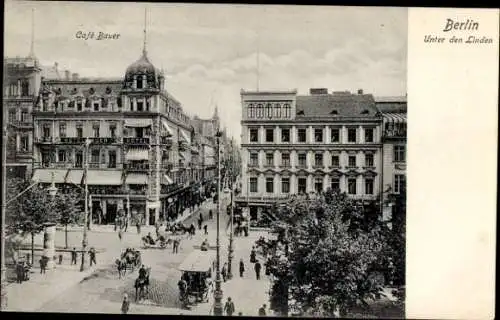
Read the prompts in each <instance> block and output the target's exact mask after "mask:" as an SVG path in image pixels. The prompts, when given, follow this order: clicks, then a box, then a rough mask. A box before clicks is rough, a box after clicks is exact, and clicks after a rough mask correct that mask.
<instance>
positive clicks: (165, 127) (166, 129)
mask: <svg viewBox="0 0 500 320" xmlns="http://www.w3.org/2000/svg"><path fill="white" fill-rule="evenodd" d="M161 124H162V126H163V130H165V132H167V134H168V136H172V135H173V133H172V129H170V127H169V126H168V123H167V121H166V120H161Z"/></svg>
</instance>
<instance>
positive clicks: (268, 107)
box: [266, 103, 273, 118]
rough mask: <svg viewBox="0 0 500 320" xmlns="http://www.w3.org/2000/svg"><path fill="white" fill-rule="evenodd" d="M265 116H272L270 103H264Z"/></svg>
mask: <svg viewBox="0 0 500 320" xmlns="http://www.w3.org/2000/svg"><path fill="white" fill-rule="evenodd" d="M266 117H268V118H272V117H273V106H272V105H271V104H270V103H268V104H266Z"/></svg>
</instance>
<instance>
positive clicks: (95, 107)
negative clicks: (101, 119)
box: [94, 102, 99, 111]
mask: <svg viewBox="0 0 500 320" xmlns="http://www.w3.org/2000/svg"><path fill="white" fill-rule="evenodd" d="M94 111H99V102H94Z"/></svg>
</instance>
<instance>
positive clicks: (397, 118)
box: [383, 113, 406, 123]
mask: <svg viewBox="0 0 500 320" xmlns="http://www.w3.org/2000/svg"><path fill="white" fill-rule="evenodd" d="M383 117H384V122H385V123H387V122H392V123H406V113H384V114H383Z"/></svg>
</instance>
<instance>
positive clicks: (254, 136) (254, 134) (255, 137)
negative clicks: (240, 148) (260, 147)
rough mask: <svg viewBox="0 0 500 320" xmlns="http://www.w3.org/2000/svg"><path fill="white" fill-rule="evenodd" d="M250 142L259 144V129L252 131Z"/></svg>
mask: <svg viewBox="0 0 500 320" xmlns="http://www.w3.org/2000/svg"><path fill="white" fill-rule="evenodd" d="M250 142H259V129H250Z"/></svg>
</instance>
